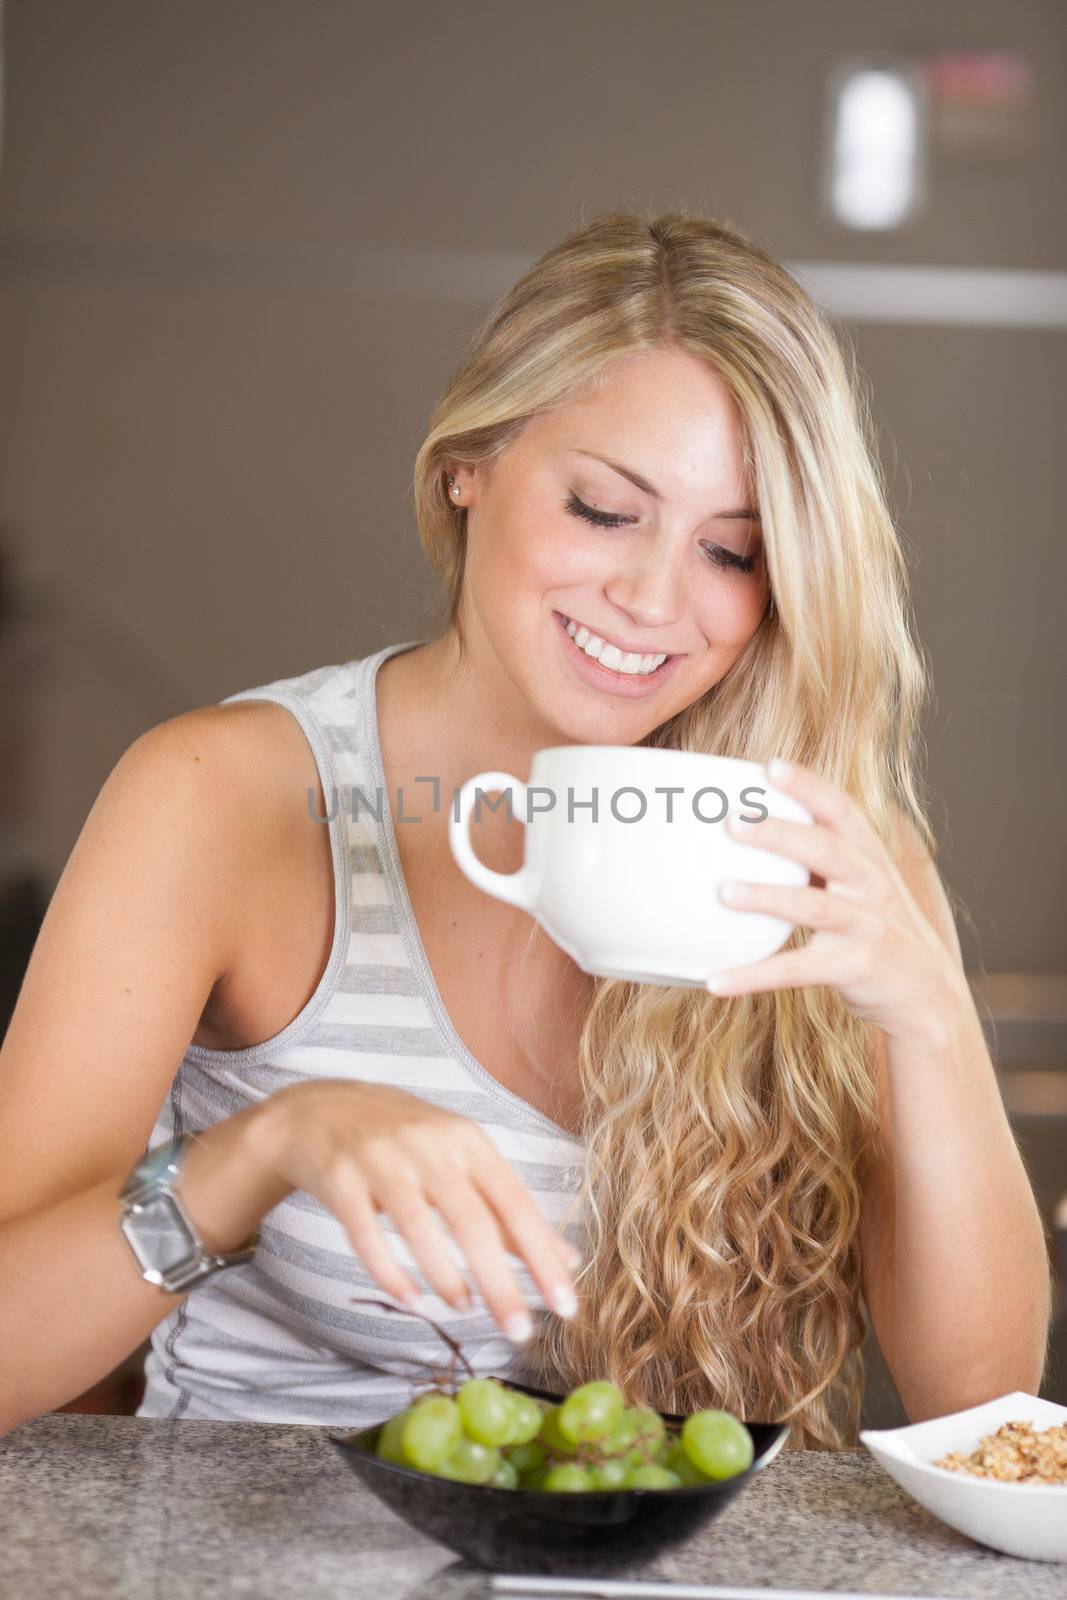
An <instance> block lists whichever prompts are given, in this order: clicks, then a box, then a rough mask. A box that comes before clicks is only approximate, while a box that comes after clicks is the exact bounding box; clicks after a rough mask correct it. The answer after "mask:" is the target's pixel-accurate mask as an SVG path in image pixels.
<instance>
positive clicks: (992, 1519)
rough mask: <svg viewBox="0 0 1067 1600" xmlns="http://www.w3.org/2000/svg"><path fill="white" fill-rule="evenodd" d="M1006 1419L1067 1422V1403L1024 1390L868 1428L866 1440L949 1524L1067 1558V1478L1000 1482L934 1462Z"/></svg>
mask: <svg viewBox="0 0 1067 1600" xmlns="http://www.w3.org/2000/svg"><path fill="white" fill-rule="evenodd" d="M1005 1422H1029V1423H1031V1424H1032V1425H1033V1427H1034V1429H1035V1430H1038V1431H1039V1430H1040V1429H1042V1428H1047V1427H1049V1426H1050V1425H1052V1424H1055V1423H1063V1422H1067V1406H1058V1405H1055V1404H1054V1403H1053V1402H1052V1401H1051V1400H1039V1399H1038V1398H1037V1397H1036V1396H1035V1395H1032V1394H1023V1393H1022V1392H1021V1391H1017V1392H1016V1393H1015V1394H1004V1395H1001V1396H1000V1398H999V1399H998V1400H989V1401H987V1402H986V1404H985V1405H981V1406H971V1407H970V1409H969V1410H967V1411H953V1412H951V1413H949V1415H947V1416H944V1417H931V1419H930V1420H929V1421H928V1422H913V1423H912V1424H911V1425H910V1427H906V1428H880V1429H873V1428H864V1429H863V1430H862V1431H861V1433H860V1440H861V1442H862V1443H863V1444H865V1445H866V1447H867V1449H868V1450H869V1451H870V1452H871V1455H872V1456H874V1458H875V1460H876V1461H877V1462H878V1463H879V1465H880V1466H882V1467H884V1468H885V1470H886V1472H888V1473H889V1476H890V1477H891V1478H893V1479H894V1480H895V1481H896V1482H897V1483H899V1484H900V1487H901V1488H902V1489H904V1490H906V1491H907V1493H908V1494H910V1495H911V1497H912V1499H913V1500H917V1501H918V1502H919V1504H920V1505H921V1506H925V1507H926V1509H927V1511H932V1512H933V1514H934V1516H935V1517H939V1518H940V1519H941V1521H942V1522H947V1523H948V1525H949V1527H950V1528H955V1529H956V1530H957V1532H959V1533H965V1534H966V1535H967V1537H968V1538H970V1539H975V1540H977V1542H978V1543H979V1544H985V1545H989V1546H990V1548H991V1549H993V1550H1001V1551H1003V1552H1004V1554H1005V1555H1009V1556H1022V1557H1023V1558H1024V1559H1026V1560H1030V1561H1067V1484H1058V1483H1000V1482H998V1481H997V1480H996V1479H994V1478H976V1477H974V1476H972V1475H971V1474H969V1473H964V1472H950V1471H949V1470H948V1468H947V1467H935V1466H934V1465H933V1463H934V1461H937V1460H939V1459H940V1457H941V1456H944V1455H948V1454H949V1452H950V1451H953V1450H958V1451H960V1452H961V1454H963V1455H970V1453H971V1451H972V1450H974V1449H975V1448H976V1447H977V1445H978V1441H979V1440H980V1439H981V1438H982V1437H983V1436H984V1435H985V1434H987V1433H995V1432H996V1431H997V1429H998V1428H999V1427H1001V1426H1002V1424H1003V1423H1005Z"/></svg>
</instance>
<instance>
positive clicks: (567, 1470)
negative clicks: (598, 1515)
mask: <svg viewBox="0 0 1067 1600" xmlns="http://www.w3.org/2000/svg"><path fill="white" fill-rule="evenodd" d="M541 1487H542V1489H549V1490H551V1489H565V1490H567V1491H568V1492H569V1493H571V1494H574V1493H576V1492H578V1491H579V1490H585V1489H591V1488H592V1487H593V1480H592V1478H591V1477H590V1475H589V1473H588V1472H587V1471H586V1469H585V1468H584V1467H579V1466H578V1465H577V1464H576V1463H575V1462H573V1461H564V1462H561V1463H560V1465H559V1466H558V1467H550V1468H549V1470H548V1471H547V1472H546V1473H545V1475H544V1478H543V1479H542V1481H541Z"/></svg>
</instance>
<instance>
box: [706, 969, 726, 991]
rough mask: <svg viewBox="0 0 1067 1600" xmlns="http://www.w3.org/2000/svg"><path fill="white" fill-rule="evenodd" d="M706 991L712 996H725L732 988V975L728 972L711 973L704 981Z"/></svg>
mask: <svg viewBox="0 0 1067 1600" xmlns="http://www.w3.org/2000/svg"><path fill="white" fill-rule="evenodd" d="M704 987H705V989H709V990H710V991H711V993H712V994H725V993H726V992H727V990H728V989H729V987H730V974H729V973H728V972H709V973H708V975H707V977H706V978H705V979H704Z"/></svg>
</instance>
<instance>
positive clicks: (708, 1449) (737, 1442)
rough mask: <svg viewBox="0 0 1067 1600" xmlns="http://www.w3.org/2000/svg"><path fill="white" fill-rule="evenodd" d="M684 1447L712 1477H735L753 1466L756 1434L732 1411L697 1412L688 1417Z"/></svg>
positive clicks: (684, 1426) (684, 1423)
mask: <svg viewBox="0 0 1067 1600" xmlns="http://www.w3.org/2000/svg"><path fill="white" fill-rule="evenodd" d="M682 1448H683V1450H684V1451H685V1453H686V1455H687V1456H688V1457H689V1459H690V1461H691V1462H692V1463H693V1465H694V1467H697V1468H699V1470H700V1471H701V1472H703V1473H705V1474H706V1475H707V1476H708V1477H709V1478H716V1479H720V1478H732V1477H734V1475H735V1474H736V1473H738V1472H744V1471H745V1470H746V1468H748V1467H750V1466H751V1465H752V1456H753V1449H752V1435H751V1434H750V1433H749V1431H748V1429H747V1428H746V1427H745V1425H744V1423H743V1422H739V1421H738V1419H737V1418H736V1417H735V1416H733V1415H732V1414H731V1413H730V1412H729V1411H694V1413H693V1415H692V1416H691V1417H686V1419H685V1421H684V1422H683V1424H682Z"/></svg>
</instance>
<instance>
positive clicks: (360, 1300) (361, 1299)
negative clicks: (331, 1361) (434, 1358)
mask: <svg viewBox="0 0 1067 1600" xmlns="http://www.w3.org/2000/svg"><path fill="white" fill-rule="evenodd" d="M349 1303H350V1304H351V1305H354V1306H378V1307H379V1308H380V1309H381V1310H383V1311H395V1312H396V1313H397V1315H398V1316H401V1317H421V1318H422V1320H423V1322H428V1323H429V1324H430V1327H431V1328H432V1329H433V1331H434V1333H436V1334H437V1335H438V1336H439V1337H440V1338H442V1339H443V1340H444V1342H445V1344H447V1345H448V1348H449V1349H450V1350H451V1351H452V1356H453V1361H452V1369H453V1370H452V1375H451V1376H452V1383H453V1386H454V1385H455V1381H456V1380H455V1364H456V1361H457V1360H459V1361H462V1363H463V1365H464V1366H465V1367H466V1369H467V1371H468V1372H469V1373H470V1375H471V1377H472V1378H473V1377H474V1376H475V1372H474V1368H473V1367H472V1366H471V1364H470V1362H469V1361H468V1360H467V1358H466V1356H465V1355H464V1354H463V1351H462V1349H461V1347H460V1345H459V1344H458V1343H457V1341H456V1340H455V1339H453V1337H452V1335H451V1334H450V1333H446V1332H445V1330H444V1329H443V1328H442V1327H441V1325H440V1323H437V1322H435V1321H434V1320H433V1318H432V1317H428V1316H427V1315H426V1313H425V1311H416V1310H415V1309H414V1307H409V1308H406V1309H404V1310H401V1308H400V1307H399V1306H394V1305H392V1304H391V1303H390V1302H389V1301H388V1300H375V1299H373V1298H371V1297H369V1296H367V1295H350V1296H349ZM434 1381H435V1382H436V1378H435V1379H434Z"/></svg>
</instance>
